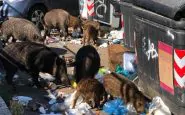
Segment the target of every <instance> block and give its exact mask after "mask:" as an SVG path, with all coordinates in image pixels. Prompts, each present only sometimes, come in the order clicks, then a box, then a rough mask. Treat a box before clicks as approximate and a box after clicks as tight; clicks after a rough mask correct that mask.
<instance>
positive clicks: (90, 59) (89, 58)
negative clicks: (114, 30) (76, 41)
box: [75, 45, 100, 83]
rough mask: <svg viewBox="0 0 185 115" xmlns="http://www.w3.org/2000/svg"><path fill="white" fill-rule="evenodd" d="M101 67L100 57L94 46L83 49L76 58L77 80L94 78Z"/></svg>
mask: <svg viewBox="0 0 185 115" xmlns="http://www.w3.org/2000/svg"><path fill="white" fill-rule="evenodd" d="M99 67H100V56H99V54H98V52H97V51H96V49H95V48H94V47H93V46H90V45H86V46H83V47H81V48H80V49H79V50H78V52H77V54H76V56H75V78H76V82H77V83H78V82H79V81H80V80H81V79H82V78H94V76H95V74H96V73H97V72H98V70H99Z"/></svg>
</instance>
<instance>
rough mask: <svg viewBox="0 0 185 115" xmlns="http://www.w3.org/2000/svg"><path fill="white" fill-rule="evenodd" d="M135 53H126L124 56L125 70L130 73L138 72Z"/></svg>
mask: <svg viewBox="0 0 185 115" xmlns="http://www.w3.org/2000/svg"><path fill="white" fill-rule="evenodd" d="M135 62H136V61H135V53H132V52H125V53H124V54H123V68H124V70H126V71H128V72H132V73H135V72H136V63H135Z"/></svg>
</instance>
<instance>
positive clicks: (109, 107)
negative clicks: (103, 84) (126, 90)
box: [103, 98, 128, 115]
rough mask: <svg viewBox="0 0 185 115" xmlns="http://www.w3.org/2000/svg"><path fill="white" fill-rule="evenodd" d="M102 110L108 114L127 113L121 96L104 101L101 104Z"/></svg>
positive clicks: (119, 114) (120, 114)
mask: <svg viewBox="0 0 185 115" xmlns="http://www.w3.org/2000/svg"><path fill="white" fill-rule="evenodd" d="M103 111H104V112H105V113H107V114H108V115H125V114H127V113H128V110H127V109H126V107H124V102H123V100H122V99H121V98H117V99H114V100H111V101H108V102H106V103H105V104H104V106H103Z"/></svg>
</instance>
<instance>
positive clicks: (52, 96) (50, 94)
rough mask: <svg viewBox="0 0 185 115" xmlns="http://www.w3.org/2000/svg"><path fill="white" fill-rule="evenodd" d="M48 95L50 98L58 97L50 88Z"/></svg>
mask: <svg viewBox="0 0 185 115" xmlns="http://www.w3.org/2000/svg"><path fill="white" fill-rule="evenodd" d="M47 92H48V95H47V97H49V98H50V99H57V97H56V95H54V94H53V93H52V92H51V91H50V90H47Z"/></svg>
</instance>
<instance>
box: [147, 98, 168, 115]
mask: <svg viewBox="0 0 185 115" xmlns="http://www.w3.org/2000/svg"><path fill="white" fill-rule="evenodd" d="M152 113H153V115H171V112H170V109H169V108H168V107H167V106H166V105H165V103H164V102H163V100H162V99H161V98H160V97H158V96H157V97H154V98H153V100H152V102H151V104H150V106H149V114H150V115H151V114H152Z"/></svg>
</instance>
